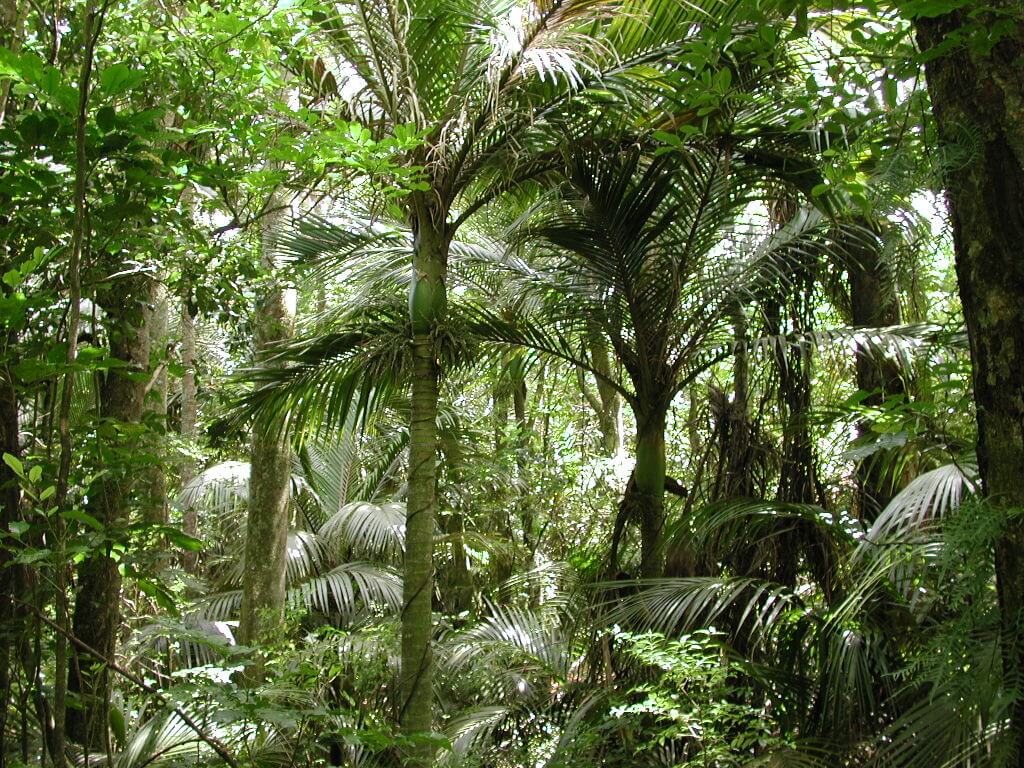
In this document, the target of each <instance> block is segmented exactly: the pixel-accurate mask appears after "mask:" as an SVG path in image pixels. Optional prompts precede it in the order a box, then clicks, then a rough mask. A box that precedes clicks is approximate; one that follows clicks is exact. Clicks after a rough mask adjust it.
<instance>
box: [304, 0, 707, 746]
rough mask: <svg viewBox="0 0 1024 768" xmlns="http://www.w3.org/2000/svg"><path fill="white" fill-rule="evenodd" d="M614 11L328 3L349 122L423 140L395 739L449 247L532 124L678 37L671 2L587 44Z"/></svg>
mask: <svg viewBox="0 0 1024 768" xmlns="http://www.w3.org/2000/svg"><path fill="white" fill-rule="evenodd" d="M620 6H625V7H626V8H627V10H628V4H622V3H616V2H606V1H603V0H538V1H536V2H531V3H529V4H527V5H526V6H525V7H523V8H519V7H517V6H509V5H507V4H505V3H495V2H488V1H487V0H463V1H462V2H458V1H453V2H440V3H439V2H437V1H436V0H419V1H418V2H410V3H404V4H400V5H395V4H392V3H390V2H388V1H387V0H356V1H355V2H349V3H342V4H339V6H338V11H339V12H338V15H337V16H336V17H335V18H332V19H328V20H325V21H324V22H323V23H322V28H323V30H324V32H325V34H326V36H327V37H328V39H329V41H330V43H331V44H332V46H333V47H334V49H335V52H336V54H337V56H338V57H339V58H340V60H341V61H342V62H343V66H342V67H341V68H340V72H339V75H340V77H339V78H338V81H339V85H340V87H339V92H343V93H346V92H351V93H352V95H351V96H349V97H348V98H347V108H348V111H349V114H350V115H351V116H353V117H355V118H357V119H359V120H360V121H361V122H363V123H364V124H365V125H367V126H370V127H371V128H372V129H373V130H374V131H375V132H376V134H377V135H379V136H387V135H390V134H392V133H393V132H394V131H395V130H396V128H398V127H399V126H409V125H411V126H413V127H414V128H415V129H416V131H417V132H420V133H421V134H422V135H423V136H424V141H423V144H422V145H421V146H420V147H419V148H418V149H416V150H414V151H412V152H411V153H410V154H409V156H408V157H407V158H406V163H407V165H408V167H410V168H412V169H416V170H417V171H418V172H419V173H420V174H421V179H422V182H421V183H420V185H419V186H421V187H422V188H420V189H416V190H414V191H412V192H411V193H410V194H409V195H408V196H407V197H405V199H404V204H403V207H404V215H405V217H406V223H407V224H408V226H409V229H410V230H411V232H412V238H413V256H412V277H411V280H410V288H409V319H410V323H411V334H412V338H411V343H412V370H411V378H412V400H411V404H412V408H411V416H410V427H409V478H408V479H409V482H408V502H407V506H408V512H407V519H406V551H405V581H404V585H405V586H404V590H405V591H404V600H405V605H404V608H403V612H402V661H401V664H402V672H401V675H402V690H403V701H402V705H401V707H400V721H401V723H402V726H403V730H404V731H405V733H407V734H409V735H410V736H418V737H420V739H421V741H422V736H423V735H424V734H427V733H429V732H430V730H431V727H432V716H431V711H432V707H431V700H432V696H433V694H432V687H431V686H432V684H431V674H432V673H431V669H432V664H431V647H430V646H431V644H430V634H431V627H432V620H431V595H432V592H433V563H432V551H433V531H434V517H435V513H436V456H437V435H436V419H437V407H438V382H439V379H440V376H441V370H440V367H439V365H438V362H437V359H438V355H437V351H436V349H435V337H436V334H437V329H438V327H439V325H440V324H442V323H443V322H444V319H445V316H446V308H447V286H446V278H447V269H448V254H449V248H450V245H451V242H452V239H453V237H454V236H455V234H456V232H457V231H458V229H459V227H460V226H462V225H463V224H464V223H465V221H466V220H467V219H468V218H469V217H470V216H472V215H473V214H474V213H475V212H477V211H478V210H480V209H481V208H483V207H484V206H486V205H487V204H488V203H490V202H491V201H493V200H494V199H495V198H496V197H498V196H499V195H500V194H501V193H503V192H504V191H506V190H510V189H513V188H515V187H516V185H517V184H518V183H519V182H520V181H522V180H524V179H528V178H530V177H532V176H535V175H536V174H537V173H539V172H541V171H543V170H544V169H545V168H546V167H547V162H546V160H545V155H544V152H543V148H544V146H545V144H546V143H550V142H551V140H552V137H551V135H550V134H548V135H547V136H546V135H545V133H544V129H545V127H546V125H548V121H550V120H551V119H552V118H553V117H554V116H556V115H557V114H558V112H559V109H560V108H561V107H562V106H563V105H564V104H565V102H566V100H567V99H568V97H569V96H570V95H572V94H574V93H578V92H580V91H582V90H583V89H585V87H586V86H587V85H588V83H598V82H600V81H601V78H602V76H610V75H612V74H613V73H620V74H621V73H622V72H625V71H627V70H628V65H629V63H630V57H633V58H635V59H636V60H638V61H645V62H646V61H649V60H651V59H656V56H652V54H651V51H652V50H655V49H657V47H658V46H662V45H665V44H667V43H671V42H672V41H674V40H677V39H679V38H680V37H681V36H682V35H685V34H686V33H687V31H688V29H689V24H688V23H687V18H686V16H685V14H684V13H682V10H681V7H676V6H674V5H672V6H671V7H670V8H668V9H666V10H663V11H662V12H661V13H660V14H658V15H657V16H656V17H654V18H646V19H640V18H636V17H634V15H633V14H631V13H628V14H624V15H622V16H621V17H620V18H619V19H617V20H616V21H614V22H613V23H608V25H607V26H608V35H609V39H608V40H602V39H600V37H595V36H594V35H593V33H594V32H595V31H599V30H600V29H601V27H600V26H599V25H598V24H599V23H600V22H602V21H604V20H606V19H607V18H608V17H609V14H610V13H611V12H612V11H613V10H614V9H616V8H620ZM691 13H692V11H691ZM696 15H697V16H698V17H700V18H703V15H702V14H700V13H699V12H698V13H697V14H696ZM666 17H668V20H669V22H670V23H665V22H666ZM672 20H674V21H678V24H674V23H671V21H672ZM652 21H659V22H660V23H652ZM613 45H614V46H615V48H613V47H612V46H613ZM602 85H605V84H604V83H602ZM347 86H351V88H350V89H347ZM432 752H433V747H432V746H431V745H430V744H429V743H428V742H426V741H422V744H421V745H419V746H417V747H414V748H412V751H411V752H410V753H409V755H408V760H409V761H410V763H409V764H410V765H412V764H416V765H422V764H427V763H428V762H429V761H430V755H431V754H432Z"/></svg>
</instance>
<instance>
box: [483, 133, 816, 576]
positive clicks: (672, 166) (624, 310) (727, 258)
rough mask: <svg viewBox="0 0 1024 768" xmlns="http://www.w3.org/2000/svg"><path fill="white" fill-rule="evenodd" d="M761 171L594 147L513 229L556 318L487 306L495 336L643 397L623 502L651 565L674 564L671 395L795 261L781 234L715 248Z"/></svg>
mask: <svg viewBox="0 0 1024 768" xmlns="http://www.w3.org/2000/svg"><path fill="white" fill-rule="evenodd" d="M758 179H759V171H758V170H757V169H752V168H745V167H744V166H743V165H742V163H741V162H740V161H739V160H738V159H737V158H736V157H733V156H732V155H731V154H730V153H728V152H726V151H723V150H721V149H719V148H717V147H715V146H713V145H712V146H709V147H705V148H702V149H696V150H693V151H688V152H687V153H686V154H685V156H684V155H662V156H661V157H658V158H656V159H654V160H646V159H644V156H643V154H642V153H641V152H640V151H639V150H638V149H632V150H627V151H625V152H622V153H620V154H618V155H613V154H610V153H609V152H607V151H601V150H599V149H597V148H593V147H589V148H588V147H587V146H586V145H581V146H580V147H579V148H578V149H577V150H575V151H573V152H572V153H571V154H570V156H569V157H568V160H567V162H566V164H565V168H564V172H563V175H562V176H561V177H560V178H559V180H557V181H556V182H555V189H554V191H553V192H552V194H551V195H550V196H548V197H547V198H545V199H543V200H542V201H541V202H540V203H539V204H538V205H537V206H536V207H535V209H534V210H533V211H532V212H530V213H529V214H528V215H527V216H525V217H524V220H523V223H522V224H521V225H520V226H519V227H518V229H517V230H516V231H515V232H514V233H513V239H514V240H515V241H516V242H518V243H520V244H522V245H524V246H525V245H533V247H534V249H535V250H536V251H537V252H538V253H536V254H535V255H534V257H533V259H532V260H531V263H529V264H526V263H522V262H520V263H518V265H517V264H516V262H515V261H514V260H513V261H510V262H509V264H510V265H511V266H512V267H513V269H514V270H515V271H516V272H518V275H519V279H520V280H521V281H523V282H525V284H526V288H527V289H528V290H536V291H538V292H540V293H541V294H542V295H543V296H544V297H545V299H546V302H547V303H546V304H545V320H544V324H543V325H540V324H537V323H533V322H530V321H528V320H523V321H522V322H520V323H517V322H515V321H513V322H506V321H505V320H504V319H503V318H500V317H497V316H495V315H493V314H490V313H488V312H486V311H485V310H480V312H479V321H478V325H477V328H476V330H477V332H478V333H479V334H480V335H481V336H482V337H484V338H487V337H490V338H492V339H494V340H496V341H501V342H505V343H512V344H518V345H523V346H526V347H528V348H532V349H534V350H538V351H540V352H543V353H547V354H553V355H555V356H556V357H560V358H562V359H567V360H571V361H573V362H574V363H575V364H577V365H579V366H581V367H584V368H587V369H589V370H590V371H591V372H592V373H593V374H594V375H595V376H597V377H600V378H601V379H603V380H604V381H606V383H607V384H609V385H610V386H613V387H615V388H616V389H617V390H618V391H619V392H620V394H621V395H622V397H623V398H624V399H625V400H626V402H627V403H628V404H629V405H630V407H631V409H632V410H633V414H634V416H635V419H636V435H635V438H634V448H635V456H636V465H635V469H634V472H633V477H632V479H631V481H630V483H629V485H628V486H627V490H626V497H625V498H624V499H623V502H622V508H623V512H624V513H625V515H627V516H628V517H630V518H632V519H634V520H635V521H636V522H638V524H639V528H640V538H641V546H640V551H641V554H640V566H639V573H640V575H642V576H645V577H654V576H659V575H661V570H662V564H661V559H662V551H661V550H662V547H661V539H662V529H663V527H664V488H665V423H666V418H667V415H668V412H669V409H670V407H671V405H672V400H673V398H674V397H675V395H676V394H677V393H678V392H679V391H680V389H682V388H683V387H685V386H686V385H687V384H688V383H689V382H691V381H693V380H694V378H695V377H696V376H697V375H698V374H700V373H701V372H703V371H705V370H706V369H707V368H708V367H709V366H710V365H712V364H713V363H714V362H715V361H716V360H719V359H722V357H724V356H725V355H726V354H728V353H729V352H730V351H731V350H730V349H729V348H728V346H727V344H726V342H725V340H726V339H727V335H723V334H722V333H720V332H721V331H724V330H725V329H726V328H727V323H728V320H729V316H730V312H731V311H732V310H733V308H734V307H735V306H737V305H742V304H743V303H745V302H747V301H749V300H751V299H752V297H753V295H754V292H755V290H756V289H757V288H759V287H761V286H763V285H764V284H766V283H768V282H777V280H778V278H779V276H780V274H781V273H782V270H781V269H780V268H779V261H778V259H779V258H781V255H782V253H783V252H784V249H783V248H779V247H778V245H779V244H778V243H775V242H773V241H768V242H766V243H765V244H764V246H763V247H762V249H761V250H760V251H759V252H755V253H752V254H750V253H747V254H743V253H739V254H736V253H734V254H726V255H724V256H723V255H722V254H717V253H715V251H716V249H719V247H720V246H722V245H723V241H724V239H725V237H726V236H727V235H728V234H729V229H730V227H732V226H733V225H734V223H735V221H736V217H737V216H738V215H739V213H740V212H741V211H742V210H743V208H744V207H745V206H746V205H747V204H748V202H749V200H750V195H751V193H752V192H753V190H754V188H755V185H756V183H757V182H758ZM796 234H797V235H799V232H797V233H796ZM584 323H585V324H586V326H587V327H585V326H584ZM592 329H596V330H597V331H598V332H599V333H600V334H601V335H602V336H603V337H604V338H605V339H606V340H607V344H608V345H609V346H610V348H611V349H612V350H614V352H615V354H616V356H617V357H618V359H619V360H620V361H621V363H622V368H623V370H624V371H625V373H626V376H627V377H628V379H629V383H630V385H631V386H629V387H626V386H624V384H623V383H622V382H621V381H619V380H617V379H615V378H609V377H608V373H607V371H604V370H602V367H601V366H599V365H595V363H594V362H593V361H592V360H591V359H590V358H589V356H587V355H586V354H585V350H586V348H587V346H586V345H585V344H582V343H580V341H579V340H580V339H586V338H587V334H589V333H591V332H592ZM615 546H617V543H616V544H615V545H613V547H615ZM615 565H616V564H614V563H613V566H615Z"/></svg>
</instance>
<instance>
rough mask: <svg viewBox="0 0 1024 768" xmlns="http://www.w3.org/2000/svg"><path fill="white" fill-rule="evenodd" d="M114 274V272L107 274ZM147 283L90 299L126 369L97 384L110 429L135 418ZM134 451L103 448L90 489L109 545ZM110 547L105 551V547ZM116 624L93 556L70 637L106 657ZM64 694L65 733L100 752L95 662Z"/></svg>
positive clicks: (121, 517) (117, 589)
mask: <svg viewBox="0 0 1024 768" xmlns="http://www.w3.org/2000/svg"><path fill="white" fill-rule="evenodd" d="M112 271H113V270H112ZM153 288H154V283H153V280H152V279H151V278H150V277H149V276H148V275H144V274H136V275H133V276H131V277H126V278H123V279H121V280H116V281H114V282H113V283H111V284H109V285H106V286H104V287H103V288H102V289H101V290H100V291H99V292H98V294H97V301H98V303H99V304H100V306H102V307H103V309H104V310H105V312H106V326H107V334H108V336H109V338H110V356H111V357H112V358H114V359H116V360H121V361H123V362H125V363H126V364H127V368H126V373H127V375H123V374H122V373H121V370H120V369H116V368H115V369H111V370H110V371H108V372H107V374H106V377H105V379H104V380H103V382H102V384H101V385H100V416H101V418H102V420H103V421H104V422H108V423H110V424H111V425H112V426H117V425H131V424H138V423H139V421H140V420H141V418H142V410H143V401H144V399H145V391H146V371H147V369H148V367H149V331H148V323H149V321H150V316H151V305H152V301H153ZM139 448H140V447H139V446H133V445H131V444H127V443H126V442H125V441H124V440H123V439H119V440H118V441H117V442H116V443H107V444H105V445H104V446H103V449H104V450H103V453H104V454H105V467H104V468H105V470H106V472H105V474H104V475H103V476H102V477H100V478H99V479H98V480H97V481H96V482H95V483H94V484H93V485H92V487H91V488H90V489H89V497H88V498H89V502H88V507H89V512H90V514H92V516H93V517H95V518H96V519H97V520H99V521H100V522H101V523H102V524H103V526H104V528H105V529H106V532H107V536H108V539H112V540H116V539H117V538H118V537H119V536H120V535H121V533H122V532H123V529H124V526H125V525H126V524H127V522H128V518H129V515H130V513H131V510H132V506H133V499H134V496H135V494H136V492H137V490H138V488H137V486H138V484H139V481H138V474H139V473H138V466H137V465H135V463H134V462H133V453H134V451H136V450H139ZM108 546H109V545H108ZM120 621H121V576H120V573H119V572H118V569H117V563H116V562H115V561H114V560H113V559H112V558H111V557H110V554H109V550H107V551H93V552H91V553H90V554H89V556H88V557H87V558H86V559H85V560H84V561H83V562H82V564H81V565H80V566H79V569H78V590H77V596H76V599H75V610H74V615H73V618H72V627H73V632H74V635H75V636H76V637H77V638H78V639H80V640H82V641H83V642H84V643H86V644H87V645H89V646H91V647H92V648H95V649H96V650H97V651H99V652H100V653H101V654H103V656H104V657H105V658H111V657H112V656H113V655H114V650H115V648H116V645H117V632H118V627H119V625H120ZM68 692H69V693H72V694H75V695H77V696H78V698H79V702H80V704H81V706H80V707H77V708H70V709H68V712H67V734H68V736H70V737H71V738H72V739H74V740H75V741H77V742H78V743H79V744H81V745H83V746H84V747H86V748H87V749H88V750H89V751H91V752H97V751H99V752H101V753H104V754H105V753H106V752H107V751H108V746H109V745H108V743H107V735H108V731H107V720H108V710H109V703H110V702H109V696H110V679H109V673H108V671H107V670H106V669H105V668H103V667H102V666H101V665H97V664H96V661H95V659H92V658H89V657H87V656H83V655H82V654H79V653H76V654H74V655H73V657H72V659H71V665H70V670H69V673H68Z"/></svg>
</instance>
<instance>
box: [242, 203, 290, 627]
mask: <svg viewBox="0 0 1024 768" xmlns="http://www.w3.org/2000/svg"><path fill="white" fill-rule="evenodd" d="M269 207H271V208H278V207H279V205H278V204H276V203H275V202H274V201H271V203H270V204H269ZM284 214H285V211H284V209H282V210H278V211H275V212H274V213H271V214H268V215H267V216H265V217H264V219H263V221H262V224H261V237H260V250H261V256H260V260H261V262H262V266H263V269H264V271H265V272H266V274H267V276H268V277H267V283H266V285H265V286H264V288H263V290H262V292H261V295H260V297H259V299H258V301H257V306H256V316H255V320H256V357H257V360H261V359H262V358H263V357H264V355H265V353H266V351H267V349H268V348H269V347H270V346H271V345H273V344H275V343H276V342H279V341H283V340H285V339H287V338H290V337H291V335H292V334H293V332H294V323H295V307H294V304H295V300H294V291H293V289H289V288H287V287H286V286H285V285H284V283H283V282H282V281H281V280H280V278H279V276H278V275H276V274H275V270H274V253H275V251H276V242H277V236H278V233H279V231H280V228H281V227H283V226H284V224H285V215H284ZM261 364H263V365H269V364H271V363H268V362H267V361H266V360H261ZM249 462H250V464H249V501H248V516H247V518H246V530H245V570H244V571H243V575H242V611H241V615H240V617H239V623H238V636H239V640H240V641H241V642H242V643H243V644H250V643H253V642H255V641H257V640H258V639H259V638H260V637H261V636H262V635H264V634H265V633H266V632H268V631H271V630H273V629H276V628H277V627H279V626H280V624H281V622H282V620H283V618H284V602H285V574H286V570H287V568H286V566H287V561H286V558H287V545H288V522H289V520H288V510H289V501H290V491H291V473H292V451H291V447H290V445H289V440H288V435H287V434H286V433H285V432H283V431H282V430H280V429H279V428H277V426H276V425H273V424H262V423H261V424H256V425H255V427H254V429H253V436H252V449H251V452H250V458H249Z"/></svg>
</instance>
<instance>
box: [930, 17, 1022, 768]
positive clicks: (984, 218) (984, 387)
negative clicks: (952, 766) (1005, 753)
mask: <svg viewBox="0 0 1024 768" xmlns="http://www.w3.org/2000/svg"><path fill="white" fill-rule="evenodd" d="M995 5H997V6H1002V7H1004V8H1005V9H1006V10H1007V11H1009V12H1010V13H1011V14H1012V12H1013V9H1014V8H1015V7H1016V3H1014V2H1005V0H1004V2H1002V3H996V4H995ZM1011 18H1012V16H1010V15H1005V16H1002V17H1000V20H999V23H1000V24H1001V25H1006V24H1007V22H1008V21H1009V20H1010V19H1011ZM995 22H996V17H995V16H994V15H991V14H980V15H979V14H975V13H972V12H971V10H970V9H968V8H964V9H962V10H956V11H954V12H952V13H950V14H947V15H944V16H939V17H935V18H923V17H922V18H918V19H917V20H916V25H917V34H918V40H919V42H920V44H921V48H922V49H929V48H931V47H933V46H936V45H939V44H940V43H944V42H946V41H948V40H951V39H952V40H955V39H956V36H957V35H962V36H967V37H970V36H971V35H972V34H973V35H979V36H980V32H979V31H978V29H979V26H978V25H981V26H982V27H984V26H989V25H992V24H994V23H995ZM972 28H973V29H974V31H973V32H972V31H971V30H972ZM983 51H984V52H983ZM925 71H926V74H927V78H928V92H929V94H930V96H931V101H932V109H933V111H934V113H935V120H936V125H937V127H938V133H939V139H940V142H941V143H942V145H943V146H944V147H945V148H946V150H947V152H948V155H949V156H950V157H952V158H956V159H957V163H956V166H955V167H950V168H949V169H948V171H947V175H946V188H947V197H948V200H949V207H950V213H951V215H952V223H953V239H954V247H955V253H956V270H957V277H958V279H959V286H960V300H961V304H962V306H963V312H964V319H965V320H966V323H967V332H968V335H969V337H970V346H971V361H972V363H973V366H974V401H975V404H976V406H977V418H978V463H979V469H980V471H981V477H982V482H983V485H984V490H985V493H986V495H987V497H988V498H989V500H990V503H992V504H994V505H997V506H999V507H1003V508H1006V509H1020V508H1022V507H1024V259H1022V258H1021V254H1020V245H1021V243H1022V242H1024V76H1022V74H1021V73H1022V72H1024V22H1022V21H1020V20H1019V17H1018V20H1017V21H1016V23H1015V24H1013V25H1012V26H1009V27H1004V29H1003V31H1002V34H1001V36H1000V37H999V38H998V40H997V41H996V42H995V45H994V46H992V47H991V48H988V47H984V48H981V49H980V50H976V49H974V48H973V47H972V46H971V45H969V44H965V43H963V42H961V43H960V44H958V45H955V46H953V47H951V48H950V49H948V50H947V51H946V52H945V53H943V54H942V55H940V56H937V57H935V58H932V59H930V60H929V61H928V63H927V64H926V66H925ZM995 568H996V581H997V592H998V597H999V607H1000V614H1001V621H1002V632H1003V636H1002V644H1001V647H1002V653H1003V667H1004V672H1005V676H1006V685H1007V687H1008V688H1010V689H1013V690H1015V691H1016V692H1017V695H1016V697H1015V699H1014V702H1013V705H1012V709H1011V715H1010V719H1011V727H1012V729H1013V736H1014V739H1015V746H1016V760H1015V762H1014V763H1013V764H1014V765H1018V766H1021V765H1024V696H1021V695H1020V694H1019V692H1020V691H1021V689H1022V687H1024V686H1022V684H1024V519H1022V518H1021V516H1020V515H1013V516H1010V517H1009V519H1008V520H1007V522H1006V526H1005V529H1004V531H1003V534H1002V536H1001V538H1000V539H999V540H998V541H997V543H996V547H995Z"/></svg>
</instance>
